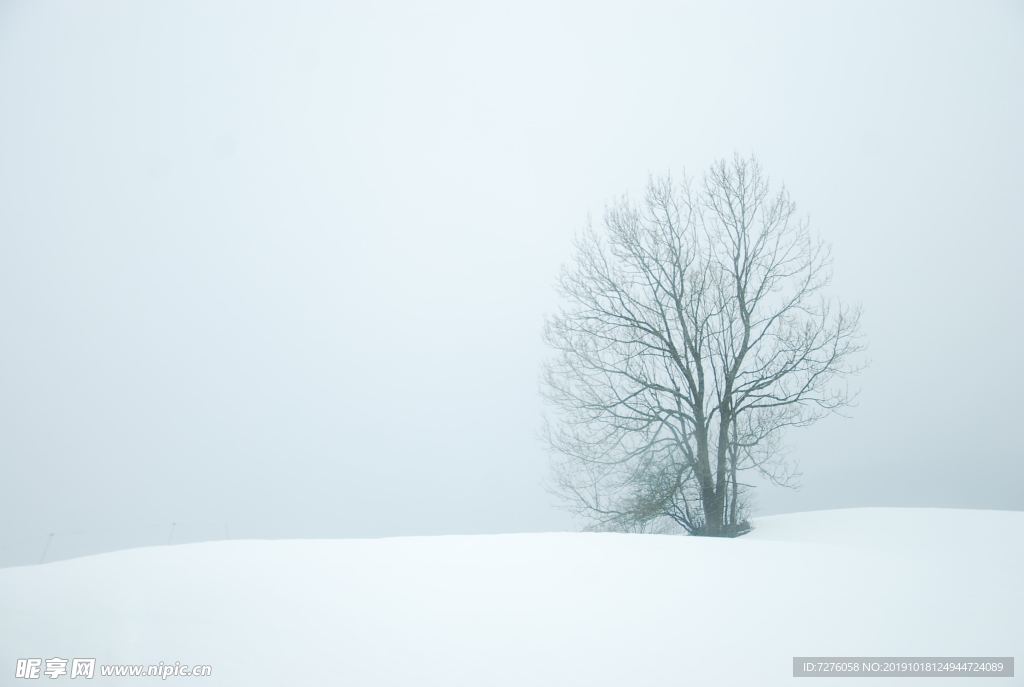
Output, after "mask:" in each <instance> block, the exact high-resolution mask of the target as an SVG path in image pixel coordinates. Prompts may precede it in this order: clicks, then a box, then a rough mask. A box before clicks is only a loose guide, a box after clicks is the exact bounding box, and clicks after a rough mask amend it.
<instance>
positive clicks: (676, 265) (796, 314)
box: [544, 156, 863, 536]
mask: <svg viewBox="0 0 1024 687" xmlns="http://www.w3.org/2000/svg"><path fill="white" fill-rule="evenodd" d="M604 229H605V231H604V232H598V231H595V230H594V229H593V228H592V227H591V228H590V229H588V230H587V231H586V232H585V233H584V234H582V235H581V236H580V237H579V238H578V239H577V242H576V256H575V261H574V262H573V263H572V264H571V265H570V266H569V267H567V268H565V269H564V270H563V273H562V275H561V279H560V282H559V287H560V288H559V290H560V293H561V295H562V297H563V300H564V304H563V306H562V308H561V309H560V311H559V312H558V313H557V314H556V315H554V316H552V317H550V318H549V320H548V322H547V326H546V329H545V338H546V340H547V342H548V343H549V344H550V346H551V347H552V348H553V349H554V355H553V357H552V358H551V360H550V361H549V362H548V364H547V365H546V367H545V374H544V389H545V395H546V396H547V398H548V399H549V401H550V402H551V404H552V407H553V410H554V413H553V416H552V417H550V418H549V419H548V422H547V436H548V439H549V441H550V444H551V447H552V448H553V449H554V452H555V455H556V459H555V474H556V478H557V487H558V490H559V491H560V493H561V494H562V495H563V496H565V498H566V499H567V502H568V503H569V504H570V506H571V507H572V508H574V509H576V510H577V511H579V512H580V513H583V514H585V515H587V516H588V517H589V518H590V519H591V521H592V522H593V526H595V527H599V528H610V529H620V530H627V531H645V530H649V529H651V528H652V527H656V526H657V525H656V524H655V523H657V522H659V521H661V522H664V521H665V519H671V520H672V521H674V522H676V523H678V524H679V525H681V526H682V527H683V528H685V529H686V530H687V531H688V532H690V533H693V534H707V535H714V536H722V535H734V534H736V533H738V532H741V531H742V530H743V528H744V527H745V501H746V498H747V487H748V486H749V485H747V484H745V483H744V482H743V481H742V475H743V474H744V473H746V472H748V471H756V472H760V473H761V474H763V475H765V476H767V477H768V479H770V480H771V481H773V482H775V483H777V484H784V485H789V484H792V483H793V478H794V473H793V469H792V466H791V465H790V464H789V463H788V461H787V460H786V459H785V458H784V456H783V454H782V453H781V451H780V433H781V432H782V431H783V430H784V429H785V428H787V427H799V426H804V425H808V424H810V423H812V422H814V421H815V420H818V419H819V418H821V417H823V416H824V415H826V414H828V413H829V412H831V411H835V410H836V409H839V408H842V407H843V406H846V405H848V404H849V402H850V398H851V397H850V394H849V392H848V389H847V388H846V384H845V382H844V378H845V377H846V376H847V375H849V374H851V373H853V372H855V371H856V369H857V367H858V361H857V358H858V357H859V356H858V355H857V354H858V353H859V352H860V351H861V350H862V349H863V346H862V344H861V339H860V335H859V333H858V329H859V324H858V322H859V311H858V310H857V309H853V308H849V307H847V306H844V305H842V304H839V303H837V302H835V301H833V300H830V299H829V298H827V297H826V296H825V294H824V289H825V287H826V286H827V285H828V283H829V280H830V274H831V272H830V257H829V251H828V248H827V247H826V246H825V245H824V244H823V243H822V241H821V240H820V239H818V238H817V237H815V236H814V235H812V233H811V232H810V231H809V227H808V223H807V221H806V220H803V219H801V218H799V217H798V216H797V214H796V206H795V204H794V203H793V202H792V201H791V200H790V197H789V195H788V193H787V192H786V190H785V189H784V188H783V189H780V190H777V191H773V190H772V189H771V185H770V183H769V180H768V179H767V177H766V176H765V175H764V173H763V172H762V170H761V167H760V165H759V164H758V162H757V160H756V159H753V158H751V159H743V158H740V157H739V156H737V157H735V158H734V159H732V160H731V161H724V160H723V161H720V162H718V163H716V164H715V165H713V166H712V167H711V168H710V170H709V171H708V172H707V173H706V174H705V176H704V178H703V181H702V182H697V183H695V182H692V181H689V180H684V181H683V182H681V183H676V182H674V181H673V180H672V179H671V178H661V179H652V180H651V181H650V182H649V183H648V186H647V189H646V193H645V195H644V197H643V199H642V200H641V201H640V202H639V203H636V202H632V201H630V200H629V199H623V200H621V201H619V202H617V203H616V204H614V205H613V206H612V207H610V208H609V209H607V210H606V212H605V216H604Z"/></svg>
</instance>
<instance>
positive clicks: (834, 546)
mask: <svg viewBox="0 0 1024 687" xmlns="http://www.w3.org/2000/svg"><path fill="white" fill-rule="evenodd" d="M755 526H756V528H757V529H756V530H755V531H754V532H753V533H751V534H750V535H748V536H746V537H742V538H740V539H733V540H714V539H698V538H690V537H681V536H655V535H625V534H570V533H552V534H510V535H493V536H446V537H410V538H391V539H365V540H285V541H221V542H209V543H203V544H188V545H181V546H169V547H154V548H145V549H135V550H129V551H121V552H116V553H109V554H102V555H98V556H91V557H86V558H79V559H74V560H66V561H60V562H55V563H49V564H45V565H36V566H26V567H20V568H8V569H4V570H0V675H4V676H5V677H4V678H3V679H2V680H0V683H2V684H19V683H21V684H29V681H27V680H14V679H13V675H14V667H15V661H16V659H18V658H26V657H39V658H43V659H46V658H50V657H55V656H56V657H64V658H71V657H95V658H96V659H97V661H98V663H100V664H103V663H129V664H146V663H154V664H155V663H158V662H161V661H162V662H164V663H172V664H173V663H174V662H175V661H180V662H182V663H189V664H210V665H212V667H213V674H212V675H211V676H210V677H203V678H185V677H180V678H170V679H168V680H167V681H166V682H161V681H160V680H155V681H154V680H153V679H152V678H150V679H145V678H143V679H138V678H136V679H135V680H131V679H129V678H102V677H100V676H99V675H98V674H97V676H96V678H95V679H93V680H92V681H90V682H89V684H94V685H105V684H111V685H113V684H126V683H130V682H135V683H136V684H151V683H157V684H185V683H191V684H205V685H217V686H221V685H223V686H229V685H230V686H238V687H263V686H265V687H279V686H280V685H359V686H361V687H367V686H373V685H382V686H387V687H391V686H398V685H402V686H411V685H438V686H441V685H443V686H445V687H452V686H455V685H466V686H469V685H473V686H482V685H487V686H495V687H497V686H504V685H517V686H519V685H552V686H554V685H558V686H564V685H589V686H597V687H600V686H604V685H608V686H613V685H614V686H615V687H622V686H625V685H630V686H636V685H659V686H660V687H661V686H665V685H688V684H693V685H780V684H790V683H791V682H792V680H793V678H792V677H791V667H792V657H793V656H795V655H821V656H825V655H846V656H854V655H861V656H870V655H917V656H941V655H956V656H964V655H988V656H1012V655H1015V654H1016V655H1020V654H1021V653H1022V652H1021V649H1022V648H1024V647H1022V645H1024V635H1022V633H1021V632H1020V621H1021V618H1022V617H1024V595H1022V592H1021V590H1020V571H1021V564H1022V563H1024V545H1022V542H1024V539H1022V536H1021V532H1022V528H1024V513H1019V512H1002V511H968V510H938V509H935V510H933V509H854V510H840V511H824V512H814V513H802V514H796V515H786V516H776V517H769V518H761V519H759V520H757V521H756V523H755ZM65 679H66V678H65ZM41 680H42V682H44V683H49V682H50V680H48V679H47V678H45V677H44V678H42V679H41ZM816 682H818V680H816V679H804V680H801V681H800V684H808V685H810V684H815V683H816ZM884 682H885V680H883V679H878V680H874V681H872V683H871V684H872V685H875V684H883V683H884ZM912 683H913V680H911V681H910V682H907V681H906V680H905V679H904V680H901V681H900V682H899V684H901V685H909V684H912ZM826 684H832V683H831V682H828V683H826ZM958 684H960V683H958ZM965 684H966V683H965Z"/></svg>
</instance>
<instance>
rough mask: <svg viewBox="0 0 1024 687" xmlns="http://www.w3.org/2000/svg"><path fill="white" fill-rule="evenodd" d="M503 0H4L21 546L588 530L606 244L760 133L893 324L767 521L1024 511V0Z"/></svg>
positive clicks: (6, 256)
mask: <svg viewBox="0 0 1024 687" xmlns="http://www.w3.org/2000/svg"><path fill="white" fill-rule="evenodd" d="M488 5H489V6H486V7H485V6H481V4H480V3H471V2H451V1H448V2H441V3H432V4H431V5H430V6H429V7H427V6H424V5H422V4H420V3H414V2H411V1H410V2H375V3H332V2H327V1H324V2H313V1H306V2H297V3H292V2H289V3H285V2H278V3H272V2H216V3H208V2H200V1H198V0H194V1H190V2H157V1H156V0H147V1H143V2H137V1H129V0H121V1H111V0H102V1H100V0H91V1H89V2H74V1H72V0H56V1H53V2H45V3H43V2H30V1H28V0H22V1H20V2H12V1H4V0H0V322H2V336H0V486H2V488H3V497H2V498H0V565H8V564H20V563H32V562H36V561H38V560H39V558H40V555H41V552H42V550H43V548H44V545H45V543H46V540H47V537H48V534H49V533H50V532H55V533H56V535H55V536H54V538H53V541H52V542H51V549H50V551H49V553H48V554H47V555H48V558H49V559H52V558H60V557H65V556H69V555H77V554H81V553H89V552H95V551H99V550H104V549H109V548H118V547H123V546H134V545H140V544H155V543H164V542H167V541H186V540H190V539H201V538H217V537H221V536H229V537H325V536H330V537H350V536H380V535H399V534H439V533H477V532H480V533H484V532H508V531H529V530H551V529H567V528H573V527H575V526H576V525H575V523H574V522H573V520H572V519H571V518H570V516H569V515H567V514H566V513H564V512H562V511H560V510H558V509H557V507H556V505H555V500H554V498H553V497H551V496H550V495H549V494H548V493H547V492H546V482H547V477H548V456H547V454H546V449H545V447H544V445H543V443H542V442H541V441H540V440H539V429H540V423H541V414H542V412H543V406H542V402H541V399H540V398H539V396H538V381H539V364H540V361H541V359H542V358H543V357H544V355H545V350H544V347H543V345H542V342H541V328H542V324H543V320H544V316H545V314H546V313H549V312H551V311H552V310H553V309H554V308H555V307H556V306H557V300H556V296H555V292H554V288H553V286H554V282H555V279H556V277H557V274H558V270H559V267H560V265H561V264H562V263H563V262H564V261H567V260H568V259H569V258H570V257H571V240H572V236H573V234H574V233H575V232H577V231H578V230H580V229H581V228H583V227H584V226H585V224H586V222H587V217H588V215H590V216H593V217H594V218H595V219H599V218H600V214H601V211H602V208H603V206H604V204H605V203H607V202H610V201H612V200H613V199H614V198H615V197H617V196H619V195H620V194H622V193H626V192H632V193H636V192H639V191H640V190H641V189H642V187H643V185H644V183H645V182H646V179H647V175H648V174H650V173H655V174H658V173H662V172H666V171H671V172H673V173H675V174H681V173H682V172H683V170H684V169H685V170H686V171H688V172H690V173H691V174H700V173H702V172H703V170H704V168H705V167H706V166H707V165H708V164H710V163H711V162H712V161H713V160H714V159H715V158H718V157H722V156H731V155H732V154H733V152H739V153H741V154H749V153H754V154H756V155H758V157H759V158H760V160H761V162H762V163H763V165H764V167H765V169H766V171H767V172H768V173H769V174H770V175H771V177H772V179H773V180H775V181H784V182H785V183H786V185H787V187H788V188H789V190H790V192H791V193H792V195H793V198H794V199H795V200H796V202H797V203H798V205H799V208H800V211H801V212H802V213H804V214H806V215H807V216H809V217H810V220H811V225H812V227H813V229H814V230H816V231H817V232H819V233H820V234H821V236H822V237H823V238H824V239H825V240H826V241H828V242H829V243H831V244H832V247H833V252H834V256H835V272H836V278H835V281H834V286H833V289H832V293H833V294H835V295H837V296H839V297H840V298H842V299H844V300H845V301H847V302H851V303H860V304H861V305H862V306H863V308H864V318H863V329H864V333H865V334H866V336H867V340H868V342H869V344H870V349H869V354H868V355H869V358H870V361H871V365H870V367H869V368H868V369H867V370H866V371H865V372H863V373H862V374H861V375H860V376H859V378H858V379H857V380H856V384H857V386H859V387H860V388H861V390H862V392H861V396H860V401H859V405H858V407H856V408H854V409H852V411H851V412H850V413H849V415H850V417H849V418H845V419H844V418H830V419H828V420H826V421H823V422H821V423H819V424H818V425H816V426H814V427H811V428H809V429H805V430H797V431H792V432H790V433H788V434H787V435H786V443H787V446H788V450H789V451H790V455H791V456H792V457H793V458H794V459H796V460H797V461H799V463H800V466H801V470H802V472H803V474H804V476H803V480H802V483H803V487H802V489H801V490H799V491H789V490H785V489H781V488H774V487H766V488H762V489H759V490H757V491H756V492H755V494H754V505H755V515H756V514H770V513H778V512H786V511H798V510H809V509H818V508H833V507H846V506H865V505H904V506H951V507H977V508H1008V509H1021V508H1024V490H1022V489H1021V488H1020V485H1021V484H1022V482H1024V461H1022V460H1021V459H1022V457H1024V456H1022V450H1021V440H1020V437H1019V436H1018V434H1019V433H1018V432H1017V424H1018V422H1019V420H1018V414H1019V409H1020V403H1019V394H1020V391H1019V390H1020V388H1021V387H1022V384H1024V368H1022V362H1021V355H1020V352H1019V351H1020V336H1021V329H1022V328H1021V323H1020V315H1021V312H1022V307H1021V302H1022V298H1021V295H1020V293H1019V287H1020V285H1021V278H1020V274H1021V271H1020V266H1019V262H1020V258H1021V249H1022V248H1024V239H1022V231H1021V230H1022V219H1021V218H1022V209H1021V203H1020V201H1021V192H1022V190H1024V189H1022V179H1024V174H1022V170H1021V164H1022V160H1024V127H1022V126H1021V122H1024V88H1022V84H1024V5H1022V4H1021V3H1019V2H1011V1H1007V2H991V1H986V2H975V3H944V2H899V3H890V2H868V3H839V2H810V1H807V2H773V3H754V2H749V3H748V2H728V3H711V2H702V3H692V2H691V3H685V2H683V3H680V2H671V3H670V2H631V3H624V2H619V3H601V2H559V3H547V2H524V3H501V4H498V3H488ZM172 522H174V523H178V524H177V525H175V526H174V529H173V531H172V528H171V525H170V523H172Z"/></svg>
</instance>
